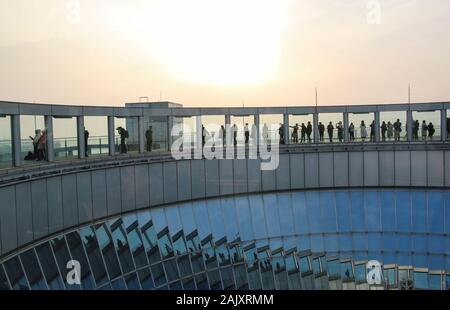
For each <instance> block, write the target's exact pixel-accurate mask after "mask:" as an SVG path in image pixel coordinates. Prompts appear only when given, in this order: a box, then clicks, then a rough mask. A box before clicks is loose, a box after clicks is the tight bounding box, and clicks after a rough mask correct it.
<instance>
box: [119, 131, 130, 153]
mask: <svg viewBox="0 0 450 310" xmlns="http://www.w3.org/2000/svg"><path fill="white" fill-rule="evenodd" d="M117 132H118V133H119V135H120V153H122V154H125V153H127V145H126V141H125V140H126V139H128V137H129V133H128V130H126V129H125V128H123V127H121V126H120V127H117Z"/></svg>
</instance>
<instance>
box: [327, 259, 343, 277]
mask: <svg viewBox="0 0 450 310" xmlns="http://www.w3.org/2000/svg"><path fill="white" fill-rule="evenodd" d="M327 268H328V276H329V277H330V278H339V277H340V276H341V264H340V262H339V260H337V259H335V260H332V261H328V262H327Z"/></svg>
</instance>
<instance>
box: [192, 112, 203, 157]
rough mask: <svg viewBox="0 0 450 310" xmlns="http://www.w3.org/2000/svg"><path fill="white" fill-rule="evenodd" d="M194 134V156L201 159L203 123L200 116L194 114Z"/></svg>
mask: <svg viewBox="0 0 450 310" xmlns="http://www.w3.org/2000/svg"><path fill="white" fill-rule="evenodd" d="M195 128H196V130H195V135H196V144H195V152H194V153H195V158H196V159H201V158H202V157H203V143H202V142H203V124H202V116H201V115H197V116H195Z"/></svg>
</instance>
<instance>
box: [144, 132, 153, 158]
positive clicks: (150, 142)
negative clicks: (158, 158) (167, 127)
mask: <svg viewBox="0 0 450 310" xmlns="http://www.w3.org/2000/svg"><path fill="white" fill-rule="evenodd" d="M145 138H146V139H147V152H151V151H152V147H153V127H152V126H149V127H148V129H147V131H146V132H145Z"/></svg>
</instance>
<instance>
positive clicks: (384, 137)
mask: <svg viewBox="0 0 450 310" xmlns="http://www.w3.org/2000/svg"><path fill="white" fill-rule="evenodd" d="M386 132H387V125H386V122H383V123H382V124H381V140H382V141H383V142H386Z"/></svg>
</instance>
